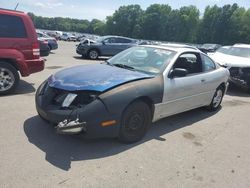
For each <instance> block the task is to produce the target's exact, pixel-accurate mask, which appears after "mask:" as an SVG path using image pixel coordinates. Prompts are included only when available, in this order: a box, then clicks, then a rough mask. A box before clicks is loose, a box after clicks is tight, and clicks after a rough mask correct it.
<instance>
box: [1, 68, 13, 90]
mask: <svg viewBox="0 0 250 188" xmlns="http://www.w3.org/2000/svg"><path fill="white" fill-rule="evenodd" d="M14 82H15V77H14V75H13V73H12V72H11V71H10V70H8V69H5V68H0V91H7V90H9V89H10V88H11V87H12V86H13V85H14Z"/></svg>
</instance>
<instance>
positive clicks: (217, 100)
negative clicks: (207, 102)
mask: <svg viewBox="0 0 250 188" xmlns="http://www.w3.org/2000/svg"><path fill="white" fill-rule="evenodd" d="M222 96H223V92H222V90H220V89H219V90H217V92H216V95H215V97H214V99H213V106H214V107H215V108H217V107H218V106H219V105H220V102H221V100H222Z"/></svg>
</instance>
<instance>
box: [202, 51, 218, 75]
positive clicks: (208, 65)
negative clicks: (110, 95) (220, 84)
mask: <svg viewBox="0 0 250 188" xmlns="http://www.w3.org/2000/svg"><path fill="white" fill-rule="evenodd" d="M201 58H202V62H203V64H202V67H203V71H204V72H207V71H211V70H214V69H215V68H216V66H215V64H214V62H213V61H212V60H211V59H210V58H209V57H207V56H205V55H201Z"/></svg>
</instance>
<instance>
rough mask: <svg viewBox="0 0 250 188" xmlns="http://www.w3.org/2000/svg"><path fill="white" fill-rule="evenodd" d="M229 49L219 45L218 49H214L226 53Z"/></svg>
mask: <svg viewBox="0 0 250 188" xmlns="http://www.w3.org/2000/svg"><path fill="white" fill-rule="evenodd" d="M229 49H230V47H220V48H219V49H217V50H216V52H220V53H223V54H227V53H228V51H229Z"/></svg>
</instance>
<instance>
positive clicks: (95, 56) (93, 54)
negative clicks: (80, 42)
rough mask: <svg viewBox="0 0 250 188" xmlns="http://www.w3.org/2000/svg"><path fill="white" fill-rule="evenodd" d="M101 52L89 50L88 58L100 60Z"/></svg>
mask: <svg viewBox="0 0 250 188" xmlns="http://www.w3.org/2000/svg"><path fill="white" fill-rule="evenodd" d="M98 56H99V52H98V51H97V50H96V49H92V50H89V52H88V58H89V59H92V60H96V59H98Z"/></svg>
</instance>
